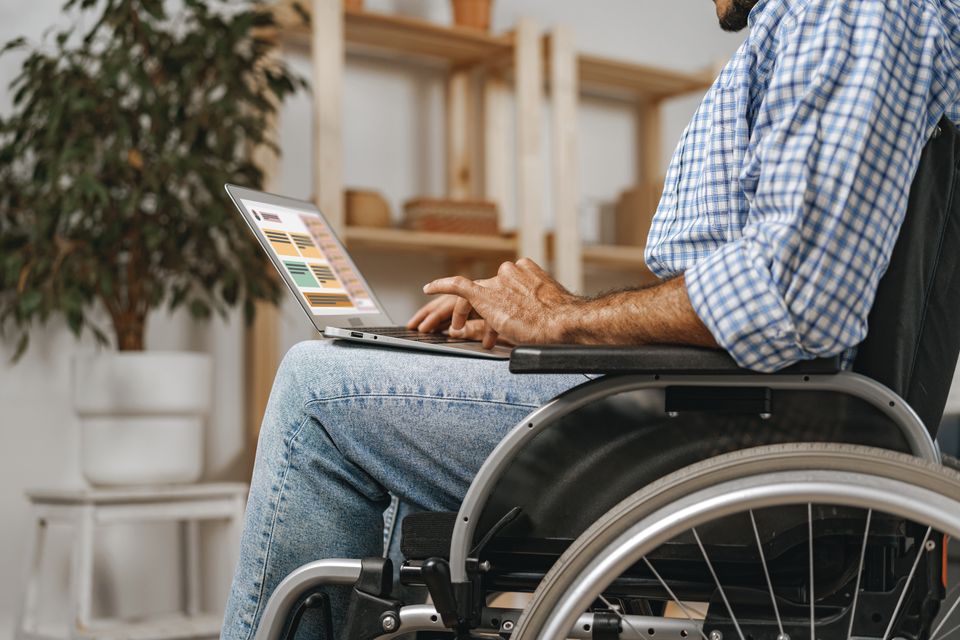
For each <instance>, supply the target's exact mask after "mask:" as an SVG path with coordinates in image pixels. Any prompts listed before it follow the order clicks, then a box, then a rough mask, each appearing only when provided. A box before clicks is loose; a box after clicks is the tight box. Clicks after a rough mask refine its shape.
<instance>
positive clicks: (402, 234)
mask: <svg viewBox="0 0 960 640" xmlns="http://www.w3.org/2000/svg"><path fill="white" fill-rule="evenodd" d="M294 2H297V0H282V2H280V3H279V4H277V5H276V15H277V17H278V22H279V24H280V26H281V30H280V33H279V41H280V43H281V44H282V45H283V47H284V48H286V49H288V50H292V51H297V52H301V53H308V54H309V55H310V56H311V58H312V61H313V82H314V86H315V87H320V88H321V89H320V90H317V91H315V95H316V96H319V98H318V99H317V100H316V101H315V107H314V120H315V125H316V130H317V131H318V132H319V135H318V140H317V143H316V145H315V147H314V154H315V163H314V166H315V167H317V170H316V176H315V183H316V194H317V200H318V204H319V206H320V207H321V209H322V210H323V211H324V213H325V214H326V215H327V216H328V217H329V218H330V219H331V221H332V222H333V223H334V225H335V226H336V227H337V228H338V229H339V230H340V231H341V233H342V235H343V236H344V237H345V238H346V241H347V243H348V244H349V245H350V246H353V247H364V248H369V249H381V250H389V251H393V250H398V251H405V250H410V249H415V250H417V251H425V252H429V253H434V254H442V255H449V256H452V257H456V258H458V259H459V258H464V257H466V258H482V259H491V260H494V259H501V258H511V257H513V258H515V257H518V256H520V255H525V256H528V257H531V258H533V259H534V260H538V261H541V262H542V261H544V260H545V259H546V258H547V253H546V247H545V241H544V238H545V229H544V225H543V221H542V213H543V203H542V193H543V180H544V177H545V175H546V171H545V169H544V167H542V166H541V163H542V160H541V145H542V141H541V140H540V137H541V135H540V131H541V123H540V119H541V116H542V111H541V107H542V103H543V100H544V95H545V94H544V88H546V90H547V91H546V96H547V99H549V100H550V102H551V105H552V107H553V108H552V110H551V122H550V136H551V139H552V142H553V146H552V154H551V166H550V168H549V170H550V172H551V178H552V179H551V184H552V188H553V203H554V210H555V211H554V212H555V215H556V220H557V224H556V231H555V236H556V237H555V239H554V241H553V243H552V247H551V249H552V251H551V252H550V254H551V258H552V265H553V271H554V274H555V275H556V276H557V278H558V279H559V280H560V281H561V282H563V283H564V284H565V285H566V286H568V287H570V288H572V289H575V290H581V289H582V286H583V268H584V265H589V266H594V267H598V268H604V269H626V270H629V271H631V272H637V273H638V275H640V276H643V275H644V274H645V273H646V267H645V265H644V264H643V251H642V248H633V247H624V246H620V245H616V246H612V245H611V246H602V245H600V246H583V244H582V242H581V239H580V237H579V224H578V223H577V218H578V200H579V191H578V179H577V178H578V176H577V173H578V171H577V135H578V131H577V125H576V121H577V109H578V101H579V96H580V95H585V96H591V97H599V98H603V99H611V100H617V101H628V102H630V103H632V104H633V105H635V108H636V113H637V122H638V127H637V129H638V131H639V138H640V140H638V141H637V149H638V160H637V167H638V176H637V182H638V184H639V185H640V186H641V188H642V189H643V190H644V192H645V193H647V196H646V197H645V198H644V199H645V201H646V202H647V203H648V205H647V206H650V207H654V206H655V204H656V200H657V198H658V187H659V183H660V181H659V177H660V170H659V159H660V150H661V147H660V140H659V138H660V128H661V122H660V108H661V105H662V103H663V102H664V101H665V100H669V99H671V98H674V97H677V96H681V95H685V94H688V93H691V92H696V91H702V90H704V89H705V88H706V87H707V86H709V84H710V82H711V81H712V74H710V73H678V72H674V71H668V70H664V69H658V68H654V67H650V66H645V65H639V64H634V63H630V62H625V61H621V60H613V59H609V58H603V57H600V56H595V55H588V54H578V53H577V52H576V51H575V48H574V43H573V32H572V30H571V29H569V28H567V27H558V28H555V29H553V30H551V31H550V32H549V33H547V34H545V35H543V36H541V34H540V32H539V30H538V29H537V27H536V25H535V24H533V23H532V22H530V21H528V20H521V21H520V22H518V24H517V26H516V28H515V29H514V30H512V31H510V32H507V33H503V34H494V35H492V34H487V33H483V32H479V31H475V30H472V29H466V28H461V27H456V26H445V25H439V24H435V23H432V22H427V21H424V20H418V19H414V18H409V17H404V16H396V15H387V14H379V13H372V12H367V11H355V10H349V9H343V8H342V7H341V2H340V0H299V4H300V6H301V7H302V8H303V9H304V10H305V11H306V12H307V13H309V14H310V15H311V16H313V18H314V19H313V20H312V23H313V27H312V28H308V27H307V26H305V25H304V24H303V21H302V20H301V19H300V15H299V13H298V12H297V11H296V10H295V9H294V8H293V6H292V5H293V3H294ZM338 16H339V17H340V19H337V18H338ZM356 54H360V55H374V56H380V57H383V58H385V59H392V60H398V61H403V62H406V63H415V64H423V65H429V66H434V67H440V68H445V69H446V70H447V71H448V80H447V88H446V98H447V99H446V107H447V116H446V126H445V135H446V152H447V163H446V164H447V168H446V175H447V192H448V196H449V197H453V198H460V197H463V198H469V197H478V198H486V199H489V200H493V201H495V202H497V203H498V205H499V206H500V209H501V211H504V210H505V209H506V208H507V207H510V206H511V205H512V206H513V207H515V210H516V213H517V215H516V219H517V236H516V238H508V237H504V238H496V237H482V236H457V235H456V234H429V236H432V237H424V234H423V233H420V232H413V231H407V230H401V229H389V230H386V229H379V230H373V229H360V228H346V225H345V224H344V215H343V211H342V195H341V194H342V191H343V183H342V170H341V166H340V164H341V163H340V158H341V156H342V149H341V147H342V139H341V137H340V136H341V134H340V130H341V119H342V114H341V113H340V105H339V100H338V98H339V96H340V94H341V91H340V87H341V83H342V75H343V72H344V70H343V60H344V57H345V56H349V55H356ZM510 82H512V84H513V91H514V92H515V94H516V97H517V99H516V104H515V108H514V112H513V114H512V116H511V113H510V108H509V98H508V96H509V92H510V89H511V87H510ZM477 91H479V92H480V100H479V102H480V103H482V105H483V107H482V111H481V113H479V114H478V113H476V112H475V109H474V104H475V103H476V102H477V94H476V92H477ZM511 117H513V118H514V119H515V122H516V140H515V141H514V142H515V144H514V148H513V153H514V154H515V158H514V159H513V160H514V162H511V161H510V160H511V158H510V154H511V149H510V146H511V145H510V142H511V141H510V140H507V139H506V138H507V130H508V129H509V127H508V123H509V119H510V118H511ZM477 122H480V123H481V124H480V126H475V123H477ZM477 158H481V160H480V161H481V162H482V163H483V171H480V167H478V166H475V165H476V160H477ZM514 165H515V166H516V167H517V168H518V175H517V176H516V181H517V193H516V200H515V202H513V203H508V202H507V188H506V185H507V184H509V176H508V175H506V173H505V172H506V171H508V170H509V167H510V166H514ZM480 176H483V183H482V184H480V180H479V177H480Z"/></svg>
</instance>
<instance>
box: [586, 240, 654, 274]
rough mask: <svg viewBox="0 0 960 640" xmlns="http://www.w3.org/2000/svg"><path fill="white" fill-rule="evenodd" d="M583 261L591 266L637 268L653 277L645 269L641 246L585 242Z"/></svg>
mask: <svg viewBox="0 0 960 640" xmlns="http://www.w3.org/2000/svg"><path fill="white" fill-rule="evenodd" d="M583 261H584V262H585V263H586V264H588V265H590V266H593V267H601V268H605V269H626V270H637V271H642V272H643V273H644V274H648V275H649V276H650V277H651V278H652V277H653V274H652V273H650V270H649V269H647V263H646V262H644V260H643V247H628V246H622V245H612V244H585V245H583Z"/></svg>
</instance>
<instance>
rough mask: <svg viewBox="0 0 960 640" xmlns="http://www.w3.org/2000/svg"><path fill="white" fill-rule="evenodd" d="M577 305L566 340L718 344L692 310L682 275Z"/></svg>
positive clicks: (713, 345)
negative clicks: (577, 310)
mask: <svg viewBox="0 0 960 640" xmlns="http://www.w3.org/2000/svg"><path fill="white" fill-rule="evenodd" d="M580 304H581V305H582V306H581V307H580V308H581V313H578V314H576V316H577V317H576V318H571V321H570V325H569V328H568V331H567V337H568V340H567V341H569V342H574V343H578V344H685V345H694V346H701V347H713V348H716V347H717V346H718V345H717V342H716V340H714V338H713V336H712V335H711V334H710V331H709V330H707V327H706V326H705V325H704V324H703V322H702V321H701V320H700V318H699V316H697V313H696V312H695V311H694V310H693V306H692V305H691V304H690V298H689V297H688V296H687V287H686V284H685V283H684V279H683V276H679V277H677V278H673V279H672V280H668V281H666V282H664V283H661V284H658V285H656V286H653V287H649V288H647V289H639V290H633V291H619V292H616V293H611V294H607V295H605V296H601V297H599V298H596V299H592V300H585V301H583V302H581V303H580Z"/></svg>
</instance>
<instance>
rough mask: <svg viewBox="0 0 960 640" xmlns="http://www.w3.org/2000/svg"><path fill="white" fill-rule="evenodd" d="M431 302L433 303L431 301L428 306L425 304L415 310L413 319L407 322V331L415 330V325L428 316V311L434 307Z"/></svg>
mask: <svg viewBox="0 0 960 640" xmlns="http://www.w3.org/2000/svg"><path fill="white" fill-rule="evenodd" d="M433 302H435V301H431V303H430V304H426V305H424V306H422V307H420V308H419V309H417V312H416V313H415V314H413V317H411V318H410V319H409V320H407V329H416V328H417V325H419V324H420V323H421V322H423V320H424V318H426V317H427V316H428V315H430V313H431V311H430V310H431V309H432V308H433V307H434V306H435V305H434V304H433Z"/></svg>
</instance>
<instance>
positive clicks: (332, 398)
mask: <svg viewBox="0 0 960 640" xmlns="http://www.w3.org/2000/svg"><path fill="white" fill-rule="evenodd" d="M366 398H403V399H413V400H442V401H445V402H476V403H478V404H496V405H503V406H507V407H525V408H528V409H536V408H538V407H541V406H543V405H539V404H529V403H526V402H508V401H506V400H484V399H482V398H452V397H447V396H431V395H423V394H418V393H350V394H344V395H339V396H330V397H329V398H315V399H313V400H308V401H307V402H306V403H304V407H309V406H310V405H314V404H322V403H325V402H335V401H337V400H357V399H366Z"/></svg>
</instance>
